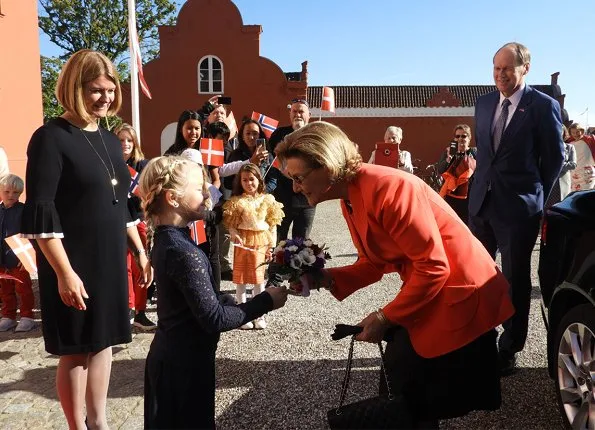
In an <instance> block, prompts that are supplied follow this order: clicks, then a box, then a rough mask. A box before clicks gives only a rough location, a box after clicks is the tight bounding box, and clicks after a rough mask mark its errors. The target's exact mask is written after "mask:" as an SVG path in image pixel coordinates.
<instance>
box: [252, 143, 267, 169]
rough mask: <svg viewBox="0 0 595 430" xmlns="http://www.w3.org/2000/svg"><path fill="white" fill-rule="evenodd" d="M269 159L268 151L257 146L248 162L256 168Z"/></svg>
mask: <svg viewBox="0 0 595 430" xmlns="http://www.w3.org/2000/svg"><path fill="white" fill-rule="evenodd" d="M268 157H269V151H267V150H266V148H265V147H264V146H257V147H256V150H255V151H254V154H252V157H250V162H251V163H252V164H256V165H257V166H258V165H259V164H260V163H262V162H263V161H264V160H266V159H267V158H268Z"/></svg>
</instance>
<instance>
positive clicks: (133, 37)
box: [128, 9, 153, 99]
mask: <svg viewBox="0 0 595 430" xmlns="http://www.w3.org/2000/svg"><path fill="white" fill-rule="evenodd" d="M132 10H134V9H132ZM134 18H135V17H134V16H132V14H131V13H130V11H129V13H128V21H129V22H128V28H129V31H130V44H131V45H132V50H133V51H134V56H135V57H136V65H137V67H138V83H139V85H140V89H141V90H142V92H143V93H144V94H145V95H146V96H147V97H148V98H150V99H152V98H153V97H151V91H149V86H148V85H147V81H145V76H144V75H143V59H142V58H141V55H140V45H139V43H138V34H137V32H136V23H135V22H134Z"/></svg>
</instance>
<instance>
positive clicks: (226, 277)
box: [221, 270, 233, 281]
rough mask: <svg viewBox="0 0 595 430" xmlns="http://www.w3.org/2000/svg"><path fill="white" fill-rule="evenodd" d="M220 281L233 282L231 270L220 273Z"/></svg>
mask: <svg viewBox="0 0 595 430" xmlns="http://www.w3.org/2000/svg"><path fill="white" fill-rule="evenodd" d="M221 280H222V281H231V280H233V270H225V271H223V272H221Z"/></svg>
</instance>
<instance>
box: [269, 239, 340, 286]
mask: <svg viewBox="0 0 595 430" xmlns="http://www.w3.org/2000/svg"><path fill="white" fill-rule="evenodd" d="M330 259H331V255H330V254H329V253H328V252H327V248H326V246H325V245H322V246H319V245H316V244H315V243H313V242H312V241H311V240H310V239H305V240H304V239H301V238H295V239H288V240H282V241H281V242H279V245H277V247H276V248H275V249H274V250H273V255H272V258H271V260H270V261H267V262H266V263H264V264H267V265H268V266H269V269H268V272H269V282H272V281H271V280H272V279H277V280H281V281H287V282H288V283H289V291H290V292H291V293H292V294H294V295H301V296H303V297H308V296H309V295H310V288H311V287H312V288H316V287H314V286H310V285H308V282H306V280H305V279H300V278H301V277H302V276H303V275H305V274H307V273H308V274H310V275H312V276H313V277H314V279H315V280H316V279H319V278H320V270H321V269H323V268H324V266H325V264H326V262H327V260H330ZM317 284H318V282H317Z"/></svg>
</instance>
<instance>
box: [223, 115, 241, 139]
mask: <svg viewBox="0 0 595 430" xmlns="http://www.w3.org/2000/svg"><path fill="white" fill-rule="evenodd" d="M224 122H225V125H226V126H227V128H229V138H230V139H231V138H234V137H235V136H236V134H238V125H237V124H236V117H235V116H234V115H233V112H232V111H229V114H227V117H226V118H225V120H224Z"/></svg>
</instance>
